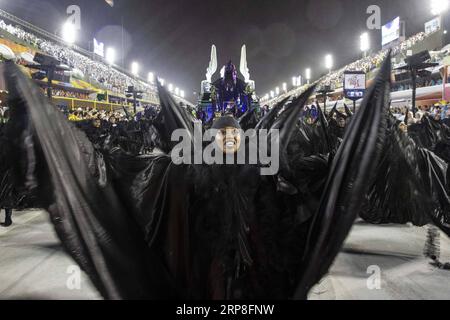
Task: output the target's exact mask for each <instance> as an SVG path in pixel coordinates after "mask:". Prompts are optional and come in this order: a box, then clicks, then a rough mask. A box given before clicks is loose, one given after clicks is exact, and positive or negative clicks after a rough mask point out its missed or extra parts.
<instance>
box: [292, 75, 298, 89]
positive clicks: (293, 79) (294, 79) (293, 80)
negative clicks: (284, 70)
mask: <svg viewBox="0 0 450 320" xmlns="http://www.w3.org/2000/svg"><path fill="white" fill-rule="evenodd" d="M292 86H293V87H296V86H297V77H292Z"/></svg>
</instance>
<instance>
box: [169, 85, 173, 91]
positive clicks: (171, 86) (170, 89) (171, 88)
mask: <svg viewBox="0 0 450 320" xmlns="http://www.w3.org/2000/svg"><path fill="white" fill-rule="evenodd" d="M169 92H173V84H171V83H169Z"/></svg>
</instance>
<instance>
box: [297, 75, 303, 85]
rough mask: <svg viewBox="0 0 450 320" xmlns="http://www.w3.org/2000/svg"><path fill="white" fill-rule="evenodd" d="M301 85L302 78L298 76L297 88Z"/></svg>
mask: <svg viewBox="0 0 450 320" xmlns="http://www.w3.org/2000/svg"><path fill="white" fill-rule="evenodd" d="M301 85H302V76H298V78H297V86H299V87H300V86H301Z"/></svg>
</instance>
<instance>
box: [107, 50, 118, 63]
mask: <svg viewBox="0 0 450 320" xmlns="http://www.w3.org/2000/svg"><path fill="white" fill-rule="evenodd" d="M105 59H106V62H108V63H109V64H113V63H114V61H116V50H114V49H113V48H107V49H106V56H105Z"/></svg>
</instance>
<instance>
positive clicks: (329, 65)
mask: <svg viewBox="0 0 450 320" xmlns="http://www.w3.org/2000/svg"><path fill="white" fill-rule="evenodd" d="M325 68H327V69H328V72H330V73H331V69H332V68H333V56H332V55H331V54H327V55H326V56H325Z"/></svg>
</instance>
